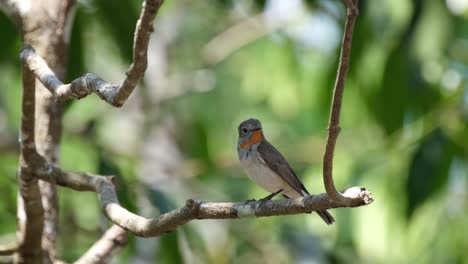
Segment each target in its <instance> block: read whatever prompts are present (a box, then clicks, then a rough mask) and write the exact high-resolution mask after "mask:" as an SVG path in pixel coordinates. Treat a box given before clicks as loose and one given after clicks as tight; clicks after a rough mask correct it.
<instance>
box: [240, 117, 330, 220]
mask: <svg viewBox="0 0 468 264" xmlns="http://www.w3.org/2000/svg"><path fill="white" fill-rule="evenodd" d="M238 130H239V131H238V132H239V140H238V142H237V154H238V156H239V160H240V163H241V164H242V167H243V168H244V170H245V172H246V173H247V175H248V176H249V178H250V179H252V180H253V181H254V182H256V183H257V184H258V185H260V187H262V188H263V189H265V190H267V191H268V192H270V193H271V194H270V195H268V196H267V197H265V198H263V199H261V201H265V200H271V199H272V198H273V197H274V196H276V195H277V194H279V193H281V194H282V195H283V196H285V197H286V198H300V197H304V196H306V195H309V192H308V191H307V189H306V188H305V187H304V184H302V182H301V180H299V178H298V177H297V176H296V173H295V172H294V170H293V169H292V168H291V166H289V163H288V161H287V160H286V159H285V158H284V157H283V155H281V153H280V152H279V151H278V150H277V149H276V148H275V147H274V146H273V145H271V144H270V143H269V142H268V141H267V140H266V139H265V137H264V135H263V131H262V124H261V123H260V121H258V120H257V119H254V118H250V119H248V120H245V121H243V122H242V123H240V125H239V128H238ZM317 214H318V215H319V216H320V217H321V218H322V219H323V221H325V223H327V224H328V225H331V224H332V223H333V222H335V219H334V218H333V216H332V215H331V214H330V213H329V212H327V211H325V210H324V211H317Z"/></svg>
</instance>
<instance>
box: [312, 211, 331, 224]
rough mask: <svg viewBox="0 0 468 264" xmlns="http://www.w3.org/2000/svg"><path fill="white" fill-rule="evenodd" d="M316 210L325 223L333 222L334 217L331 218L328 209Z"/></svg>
mask: <svg viewBox="0 0 468 264" xmlns="http://www.w3.org/2000/svg"><path fill="white" fill-rule="evenodd" d="M316 212H317V214H318V215H319V216H320V217H321V218H322V219H323V221H324V222H325V223H326V224H327V225H331V224H333V222H335V218H333V216H332V215H331V214H330V213H329V212H328V211H326V210H323V211H316Z"/></svg>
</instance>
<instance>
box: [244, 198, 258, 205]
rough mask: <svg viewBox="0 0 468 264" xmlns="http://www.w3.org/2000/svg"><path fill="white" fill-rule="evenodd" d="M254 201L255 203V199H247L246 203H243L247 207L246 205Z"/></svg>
mask: <svg viewBox="0 0 468 264" xmlns="http://www.w3.org/2000/svg"><path fill="white" fill-rule="evenodd" d="M256 201H257V200H255V199H249V200H247V201H245V202H244V205H247V204H249V203H253V202H256Z"/></svg>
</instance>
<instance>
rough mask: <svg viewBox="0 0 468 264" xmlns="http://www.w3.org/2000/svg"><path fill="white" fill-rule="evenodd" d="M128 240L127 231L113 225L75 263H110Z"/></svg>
mask: <svg viewBox="0 0 468 264" xmlns="http://www.w3.org/2000/svg"><path fill="white" fill-rule="evenodd" d="M127 242H128V241H127V231H125V230H124V229H122V228H121V227H119V226H118V225H113V226H112V227H111V228H109V229H108V230H107V231H106V232H105V233H104V235H103V236H102V237H101V238H100V239H99V240H98V241H96V242H95V243H94V245H93V246H92V247H91V248H90V249H89V250H88V251H87V252H86V253H85V254H83V256H81V257H80V258H79V259H78V260H77V261H76V262H75V264H94V263H96V264H97V263H108V262H109V260H110V259H111V258H112V257H113V256H114V255H115V254H116V253H117V252H118V251H120V250H121V249H122V248H123V247H124V246H125V245H126V244H127Z"/></svg>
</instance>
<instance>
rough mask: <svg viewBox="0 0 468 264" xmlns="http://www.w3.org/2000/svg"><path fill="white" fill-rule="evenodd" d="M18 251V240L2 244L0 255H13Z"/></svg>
mask: <svg viewBox="0 0 468 264" xmlns="http://www.w3.org/2000/svg"><path fill="white" fill-rule="evenodd" d="M16 251H18V244H17V242H16V243H10V244H4V245H0V256H10V255H13V254H14V253H15V252H16Z"/></svg>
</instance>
